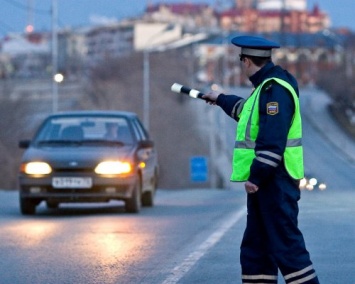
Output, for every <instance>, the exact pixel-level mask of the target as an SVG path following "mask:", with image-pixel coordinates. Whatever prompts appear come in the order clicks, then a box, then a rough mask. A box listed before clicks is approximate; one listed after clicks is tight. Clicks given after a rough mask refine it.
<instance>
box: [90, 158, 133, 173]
mask: <svg viewBox="0 0 355 284" xmlns="http://www.w3.org/2000/svg"><path fill="white" fill-rule="evenodd" d="M131 171H132V166H131V164H130V163H128V162H122V161H104V162H101V163H100V164H98V165H97V166H96V168H95V173H97V174H100V175H119V174H128V173H130V172H131Z"/></svg>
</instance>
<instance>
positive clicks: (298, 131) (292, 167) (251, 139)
mask: <svg viewBox="0 0 355 284" xmlns="http://www.w3.org/2000/svg"><path fill="white" fill-rule="evenodd" d="M272 80H273V81H275V82H277V83H278V84H280V85H281V86H283V87H284V88H286V89H287V90H288V91H289V92H290V93H291V94H292V97H293V101H294V105H295V113H294V116H293V119H292V124H291V127H290V130H289V133H288V135H287V143H286V149H285V152H284V155H283V160H284V164H285V167H286V170H287V172H288V173H289V175H290V176H291V177H292V178H294V179H301V178H303V176H304V167H303V148H302V122H301V113H300V105H299V99H298V97H297V94H296V92H295V90H294V89H293V87H292V86H291V85H290V84H289V83H287V82H286V81H284V80H281V79H279V78H270V79H267V80H265V81H264V82H263V83H262V84H260V85H259V86H258V87H257V88H256V89H255V90H254V92H253V93H252V94H251V96H250V97H249V98H248V99H247V100H246V102H245V104H244V107H243V110H242V111H241V113H240V115H239V118H240V120H239V122H238V127H237V137H236V142H235V148H234V155H233V172H232V176H231V181H246V180H248V178H249V175H250V166H251V164H252V162H253V159H254V158H256V154H255V151H254V149H255V146H256V143H255V140H256V138H257V136H258V133H259V95H260V92H261V90H262V88H263V86H264V85H265V84H266V83H267V82H269V81H272Z"/></svg>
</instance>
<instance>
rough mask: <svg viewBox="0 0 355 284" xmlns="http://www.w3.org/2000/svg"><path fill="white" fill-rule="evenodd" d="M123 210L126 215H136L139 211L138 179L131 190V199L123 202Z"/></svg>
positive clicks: (139, 193) (139, 190)
mask: <svg viewBox="0 0 355 284" xmlns="http://www.w3.org/2000/svg"><path fill="white" fill-rule="evenodd" d="M125 209H126V212H128V213H138V212H139V211H140V209H141V182H140V180H139V179H138V181H137V183H136V186H135V187H134V189H133V192H132V196H131V198H129V199H127V200H126V201H125Z"/></svg>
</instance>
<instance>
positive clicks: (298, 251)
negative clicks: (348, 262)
mask: <svg viewBox="0 0 355 284" xmlns="http://www.w3.org/2000/svg"><path fill="white" fill-rule="evenodd" d="M299 199H300V190H299V187H298V182H296V181H294V180H293V179H291V178H290V177H289V176H288V175H287V173H286V172H285V171H284V170H283V169H282V170H280V171H279V172H278V173H276V175H275V176H274V178H273V179H272V180H270V181H268V182H267V184H264V185H262V186H260V188H259V190H258V191H257V192H256V193H254V194H248V206H247V207H248V215H247V226H246V229H245V232H244V236H243V240H242V244H241V253H240V261H241V266H242V280H243V283H277V274H278V269H280V271H281V273H282V275H283V277H284V279H285V282H286V283H307V284H313V283H314V284H316V283H319V281H318V278H317V276H316V274H315V271H314V269H313V266H312V262H311V260H310V256H309V253H308V251H307V250H306V246H305V242H304V239H303V235H302V233H301V231H300V230H299V229H298V224H297V216H298V203H297V202H298V200H299ZM297 280H298V281H297Z"/></svg>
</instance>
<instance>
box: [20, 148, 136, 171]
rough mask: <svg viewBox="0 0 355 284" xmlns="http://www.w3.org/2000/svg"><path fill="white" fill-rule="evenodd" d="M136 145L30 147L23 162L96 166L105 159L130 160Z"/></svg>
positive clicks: (82, 166)
mask: <svg viewBox="0 0 355 284" xmlns="http://www.w3.org/2000/svg"><path fill="white" fill-rule="evenodd" d="M134 149H135V148H134V147H133V146H122V147H87V146H79V147H38V148H37V147H30V148H28V149H27V150H26V151H25V153H24V155H23V158H22V161H23V162H29V161H44V162H47V163H50V165H51V166H52V167H54V168H62V167H64V168H65V167H68V166H70V167H78V168H90V167H95V166H96V165H97V164H98V163H99V162H101V161H103V160H113V159H119V160H130V161H132V160H133V159H134Z"/></svg>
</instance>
